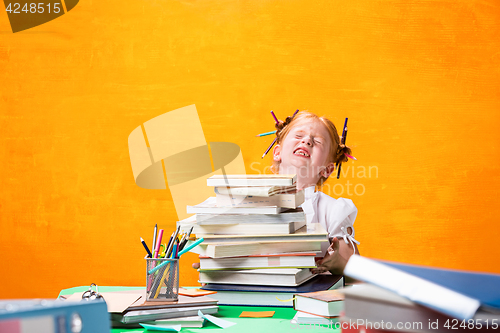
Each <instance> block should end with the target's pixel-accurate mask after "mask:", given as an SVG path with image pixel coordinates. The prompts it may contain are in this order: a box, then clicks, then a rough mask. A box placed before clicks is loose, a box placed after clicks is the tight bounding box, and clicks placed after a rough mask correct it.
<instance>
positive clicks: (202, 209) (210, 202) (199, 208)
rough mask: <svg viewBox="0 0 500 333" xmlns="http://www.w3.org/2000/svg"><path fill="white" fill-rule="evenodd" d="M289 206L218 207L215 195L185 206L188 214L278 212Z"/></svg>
mask: <svg viewBox="0 0 500 333" xmlns="http://www.w3.org/2000/svg"><path fill="white" fill-rule="evenodd" d="M288 209H289V208H284V207H278V206H259V207H244V206H235V207H218V206H217V204H216V199H215V197H210V198H208V199H207V200H205V201H203V202H202V203H200V204H198V205H195V206H187V213H188V214H279V213H281V212H284V211H286V210H288Z"/></svg>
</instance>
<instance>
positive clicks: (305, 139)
mask: <svg viewBox="0 0 500 333" xmlns="http://www.w3.org/2000/svg"><path fill="white" fill-rule="evenodd" d="M302 142H303V143H305V144H306V145H308V146H312V140H311V137H310V136H309V135H304V136H303V137H302Z"/></svg>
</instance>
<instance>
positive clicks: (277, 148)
mask: <svg viewBox="0 0 500 333" xmlns="http://www.w3.org/2000/svg"><path fill="white" fill-rule="evenodd" d="M273 160H275V161H276V162H281V146H280V145H276V146H274V149H273Z"/></svg>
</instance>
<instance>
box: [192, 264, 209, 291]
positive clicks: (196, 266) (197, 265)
mask: <svg viewBox="0 0 500 333" xmlns="http://www.w3.org/2000/svg"><path fill="white" fill-rule="evenodd" d="M191 266H192V267H193V268H194V269H198V268H200V263H199V262H194V263H193V264H192V265H191ZM205 284H206V283H202V284H201V286H202V287H204V286H205Z"/></svg>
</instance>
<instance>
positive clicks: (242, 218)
mask: <svg viewBox="0 0 500 333" xmlns="http://www.w3.org/2000/svg"><path fill="white" fill-rule="evenodd" d="M194 220H195V221H196V223H198V224H199V225H216V224H235V223H254V224H255V223H259V224H261V223H262V224H263V223H270V224H272V223H288V222H306V221H307V219H306V215H305V214H304V211H303V210H302V208H296V209H290V210H287V211H286V212H283V213H281V214H258V215H257V214H224V215H218V214H196V217H195V218H194ZM190 221H193V220H192V219H191V220H188V219H185V220H182V221H180V222H181V223H182V222H190Z"/></svg>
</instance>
